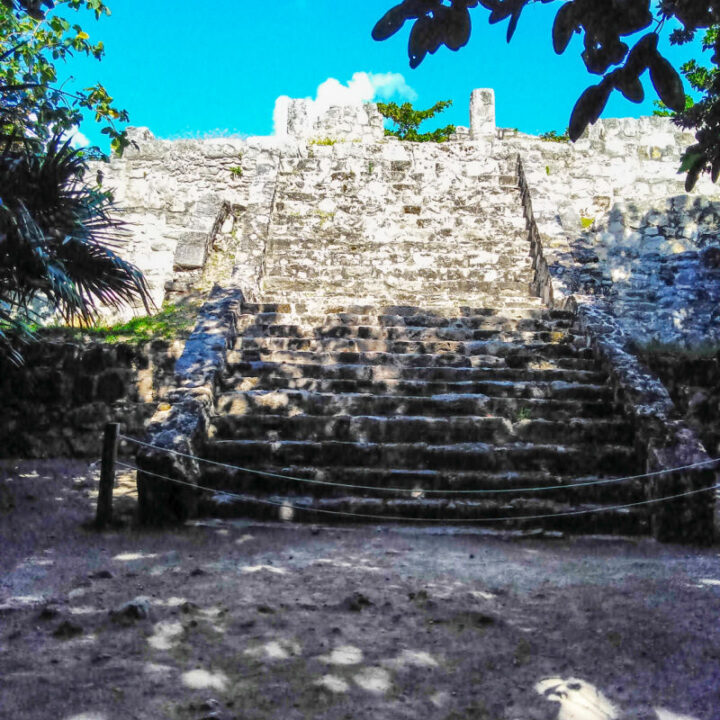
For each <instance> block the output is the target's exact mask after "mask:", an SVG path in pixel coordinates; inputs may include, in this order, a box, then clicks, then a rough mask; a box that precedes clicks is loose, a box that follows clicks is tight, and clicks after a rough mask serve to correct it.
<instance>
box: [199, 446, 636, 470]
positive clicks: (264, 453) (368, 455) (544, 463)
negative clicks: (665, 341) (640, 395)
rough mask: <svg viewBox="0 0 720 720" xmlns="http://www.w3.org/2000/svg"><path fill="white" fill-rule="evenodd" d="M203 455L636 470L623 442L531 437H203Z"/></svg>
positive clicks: (233, 460) (276, 461) (265, 460)
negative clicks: (429, 440) (546, 441)
mask: <svg viewBox="0 0 720 720" xmlns="http://www.w3.org/2000/svg"><path fill="white" fill-rule="evenodd" d="M204 456H205V457H206V458H207V459H209V460H212V461H216V462H221V463H228V464H233V465H240V466H243V467H250V468H252V467H253V466H255V465H256V464H258V463H262V464H270V465H283V466H285V465H308V466H314V467H322V466H333V467H334V466H356V467H377V468H390V467H392V468H406V469H417V470H426V469H427V470H464V471H472V470H476V471H484V472H508V471H517V472H533V471H538V470H541V471H547V472H551V473H558V474H565V475H578V476H581V475H587V474H589V473H597V474H598V475H600V476H604V475H615V476H624V475H632V474H635V473H636V472H637V470H638V463H637V457H636V455H635V451H634V449H633V448H631V447H627V446H624V445H597V444H586V445H572V446H567V445H554V444H552V445H540V444H537V443H535V444H532V443H508V444H504V445H493V444H489V443H455V444H452V445H428V444H425V443H382V444H380V443H368V442H362V443H355V442H336V441H320V442H317V441H292V440H283V441H281V442H266V441H263V440H237V439H235V440H209V441H208V442H207V443H206V448H205V453H204Z"/></svg>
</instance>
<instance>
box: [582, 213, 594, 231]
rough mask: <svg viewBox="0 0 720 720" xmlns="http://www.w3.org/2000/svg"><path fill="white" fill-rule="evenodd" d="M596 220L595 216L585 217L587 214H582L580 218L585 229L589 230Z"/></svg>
mask: <svg viewBox="0 0 720 720" xmlns="http://www.w3.org/2000/svg"><path fill="white" fill-rule="evenodd" d="M594 222H595V218H591V217H585V216H582V217H581V218H580V224H581V225H582V226H583V230H587V229H588V228H589V227H592V224H593V223H594Z"/></svg>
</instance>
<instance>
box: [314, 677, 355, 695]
mask: <svg viewBox="0 0 720 720" xmlns="http://www.w3.org/2000/svg"><path fill="white" fill-rule="evenodd" d="M315 685H318V686H319V687H322V688H325V690H329V691H330V692H332V693H346V692H347V691H348V690H349V689H350V686H349V685H348V684H347V683H346V682H345V681H344V680H343V679H342V678H341V677H338V676H337V675H323V676H322V677H321V678H320V679H319V680H316V681H315Z"/></svg>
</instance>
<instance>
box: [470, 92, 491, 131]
mask: <svg viewBox="0 0 720 720" xmlns="http://www.w3.org/2000/svg"><path fill="white" fill-rule="evenodd" d="M470 137H471V138H472V139H473V140H480V139H487V138H488V137H495V91H494V90H493V89H492V88H478V89H477V90H473V91H472V94H471V95H470Z"/></svg>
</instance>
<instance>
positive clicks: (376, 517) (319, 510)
mask: <svg viewBox="0 0 720 720" xmlns="http://www.w3.org/2000/svg"><path fill="white" fill-rule="evenodd" d="M118 465H120V466H122V467H124V468H127V469H128V470H135V471H136V472H142V473H143V474H145V475H150V476H151V477H156V478H160V479H161V480H166V481H168V482H172V483H175V484H177V485H185V486H187V487H191V488H193V489H195V490H200V491H203V492H211V493H214V494H217V495H222V496H225V497H230V498H236V499H238V500H242V501H243V502H253V503H256V504H259V505H271V506H273V507H279V508H285V509H287V510H293V511H299V512H303V511H304V512H316V513H323V514H325V515H336V516H343V517H356V518H362V519H364V520H385V521H392V522H400V521H404V522H422V523H443V524H445V525H449V524H453V523H463V524H467V523H483V522H487V523H490V522H508V521H513V520H514V521H517V520H548V519H551V518H559V517H572V516H576V515H590V514H593V513H598V512H611V511H613V510H626V509H628V508H633V507H639V506H641V505H651V504H654V503H660V502H667V501H669V500H677V499H679V498H683V497H688V496H690V495H697V494H699V493H703V492H709V491H711V490H718V489H720V484H717V485H711V486H709V487H706V488H700V489H698V490H688V491H687V492H684V493H678V494H677V495H668V496H666V497H662V498H653V499H651V500H640V501H638V502H634V503H627V504H626V505H616V506H611V507H601V508H588V509H585V510H570V511H568V512H562V513H545V514H543V515H509V516H507V517H497V518H466V519H460V518H408V517H405V516H403V515H370V514H367V513H353V512H349V511H342V510H325V509H323V508H311V507H298V506H297V505H291V504H290V503H287V502H278V501H274V500H265V499H262V498H255V497H249V496H246V495H238V494H237V493H232V492H226V491H224V490H216V489H215V488H209V487H204V486H202V485H195V484H193V483H189V482H186V481H185V480H178V479H177V478H171V477H167V476H166V475H160V474H159V473H154V472H150V471H148V470H141V469H140V468H138V467H135V466H133V465H130V464H128V463H125V462H118Z"/></svg>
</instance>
